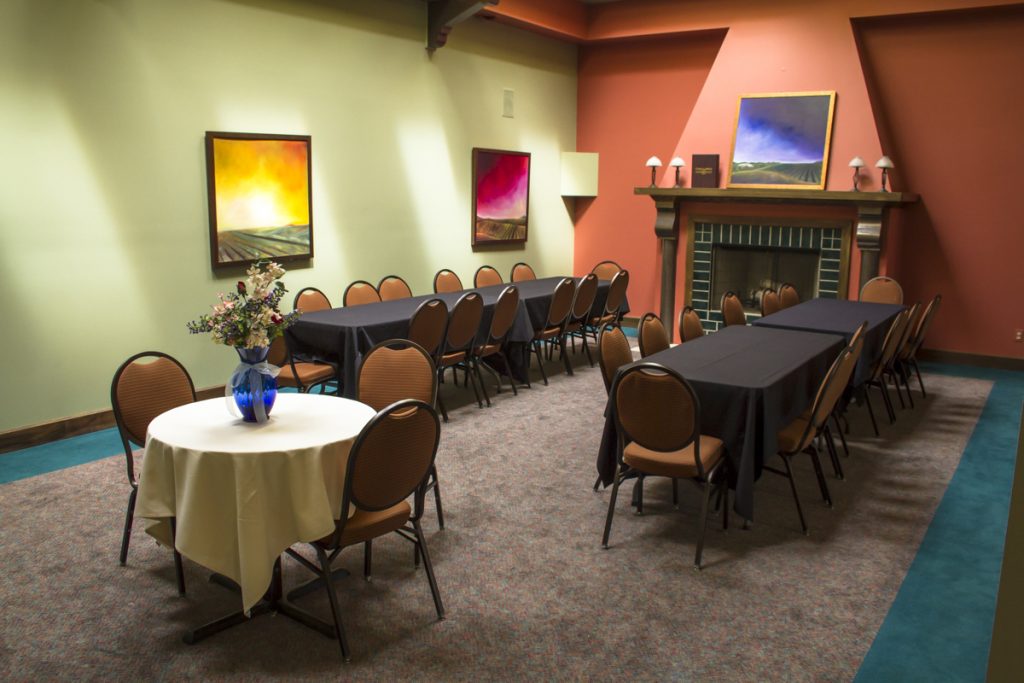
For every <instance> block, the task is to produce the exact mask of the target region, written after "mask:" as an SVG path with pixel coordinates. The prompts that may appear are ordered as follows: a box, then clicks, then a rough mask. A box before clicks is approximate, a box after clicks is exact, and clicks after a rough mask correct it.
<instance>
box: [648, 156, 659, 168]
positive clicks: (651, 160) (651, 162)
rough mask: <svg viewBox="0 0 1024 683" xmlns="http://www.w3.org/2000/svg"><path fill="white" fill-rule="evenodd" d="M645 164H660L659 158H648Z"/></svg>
mask: <svg viewBox="0 0 1024 683" xmlns="http://www.w3.org/2000/svg"><path fill="white" fill-rule="evenodd" d="M647 165H648V166H661V159H659V158H658V157H651V158H650V159H648V160H647Z"/></svg>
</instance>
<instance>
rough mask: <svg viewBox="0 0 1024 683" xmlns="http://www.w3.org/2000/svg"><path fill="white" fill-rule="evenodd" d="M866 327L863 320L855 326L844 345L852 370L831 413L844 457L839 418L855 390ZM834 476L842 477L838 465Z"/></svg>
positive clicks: (832, 447) (845, 448)
mask: <svg viewBox="0 0 1024 683" xmlns="http://www.w3.org/2000/svg"><path fill="white" fill-rule="evenodd" d="M867 329H868V321H867V320H865V321H864V322H862V323H861V324H860V326H859V327H857V329H856V330H855V331H854V333H853V335H852V336H851V337H850V342H849V343H848V344H847V345H846V348H847V349H849V350H850V353H851V355H852V356H853V357H852V358H851V361H850V362H852V363H853V371H852V372H851V373H850V379H849V381H848V382H847V384H846V387H845V388H844V390H843V395H842V397H841V398H840V399H839V400H838V401H837V402H836V405H835V407H834V408H833V409H832V415H831V417H832V422H833V424H835V427H836V433H837V434H839V439H840V440H841V441H842V443H843V450H844V451H845V452H846V457H850V444H848V443H847V442H846V435H845V434H844V433H843V426H842V424H841V423H840V420H841V419H842V420H845V419H846V409H847V407H849V399H850V398H851V397H852V396H853V395H854V392H855V391H856V386H855V385H854V382H853V380H854V375H855V374H856V372H857V363H859V362H860V357H861V353H862V352H863V351H864V332H865V331H867ZM847 428H849V425H847ZM828 436H829V437H830V438H829V443H828V445H829V447H830V449H831V450H830V451H829V453H830V454H831V455H833V463H834V464H838V462H839V459H838V458H836V457H835V444H834V443H832V439H831V431H829V432H828ZM836 476H838V477H839V478H840V479H841V478H842V469H841V468H839V467H837V468H836Z"/></svg>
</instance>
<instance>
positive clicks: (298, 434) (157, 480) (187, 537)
mask: <svg viewBox="0 0 1024 683" xmlns="http://www.w3.org/2000/svg"><path fill="white" fill-rule="evenodd" d="M373 415H374V411H373V409H372V408H370V407H369V406H366V405H364V404H362V403H359V402H357V401H352V400H348V399H344V398H337V397H334V396H322V395H316V394H279V395H278V397H277V403H276V404H275V405H274V409H273V412H272V413H271V417H270V420H269V421H268V422H267V423H265V424H262V425H257V424H252V423H246V422H243V421H242V420H241V419H239V418H236V417H234V416H232V415H231V414H230V413H229V412H228V410H227V407H226V406H225V405H224V399H222V398H216V399H211V400H208V401H200V402H197V403H192V404H189V405H185V406H181V407H179V408H175V409H173V410H170V411H168V412H166V413H164V414H162V415H160V416H159V417H157V418H156V419H155V420H153V422H152V423H150V426H149V434H148V435H147V438H146V452H145V456H144V457H143V460H142V475H141V477H140V481H139V498H138V502H137V504H136V509H135V514H136V515H137V516H139V517H143V518H145V520H146V531H147V533H149V534H150V535H152V536H153V537H155V538H156V539H157V540H158V541H160V542H162V543H164V544H165V545H170V544H171V531H170V521H169V518H170V517H177V536H176V546H177V548H178V551H179V552H181V554H182V555H184V556H186V557H188V558H189V559H191V560H193V561H194V562H198V563H199V564H201V565H203V566H205V567H208V568H209V569H212V570H213V571H215V572H219V573H221V574H224V575H225V576H227V577H229V578H231V579H232V580H234V581H235V582H237V583H238V585H239V586H241V589H242V605H243V609H244V610H246V611H248V610H249V609H250V608H251V607H252V606H253V605H255V604H256V603H257V602H258V601H259V600H260V598H261V597H262V596H263V594H264V592H266V590H267V587H268V586H269V585H270V579H271V573H272V571H273V567H274V562H275V561H276V560H277V559H278V557H279V556H280V555H281V553H282V552H283V551H284V549H285V548H287V547H289V546H290V545H292V544H294V543H298V542H302V541H312V540H315V539H317V538H321V537H323V536H326V535H327V534H329V533H331V531H332V530H333V529H334V517H335V515H336V514H337V513H338V510H339V508H340V506H341V495H342V488H343V485H344V479H345V466H346V464H347V461H348V454H349V449H350V448H351V447H352V444H353V442H354V440H355V437H356V436H357V435H358V434H359V431H360V430H361V429H362V428H363V426H364V425H365V424H366V423H367V422H369V420H370V418H372V417H373Z"/></svg>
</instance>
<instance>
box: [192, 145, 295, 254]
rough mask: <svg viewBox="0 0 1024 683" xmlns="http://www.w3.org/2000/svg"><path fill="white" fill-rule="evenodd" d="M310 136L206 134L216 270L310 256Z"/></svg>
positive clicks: (207, 173) (211, 232) (211, 236)
mask: <svg viewBox="0 0 1024 683" xmlns="http://www.w3.org/2000/svg"><path fill="white" fill-rule="evenodd" d="M311 146H312V141H311V138H310V136H308V135H263V134H258V133H216V132H207V133H206V181H207V188H208V195H209V200H210V255H211V259H212V262H213V267H214V268H220V267H224V266H237V265H245V264H249V263H253V262H255V261H259V260H260V259H273V260H275V261H278V262H281V261H296V260H301V259H308V258H311V257H312V256H313V190H312V186H311V183H310V178H311V169H312V165H311V164H312V162H311V151H312V150H311Z"/></svg>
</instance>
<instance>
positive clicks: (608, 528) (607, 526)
mask: <svg viewBox="0 0 1024 683" xmlns="http://www.w3.org/2000/svg"><path fill="white" fill-rule="evenodd" d="M621 483H622V468H621V467H620V468H619V471H617V472H616V473H615V482H614V483H613V484H612V497H611V498H610V499H609V500H608V517H607V518H606V519H605V521H604V536H603V537H602V538H601V547H602V548H605V549H606V550H607V548H608V537H609V536H611V534H612V516H613V515H614V514H615V500H616V499H617V498H618V497H619V484H621Z"/></svg>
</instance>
